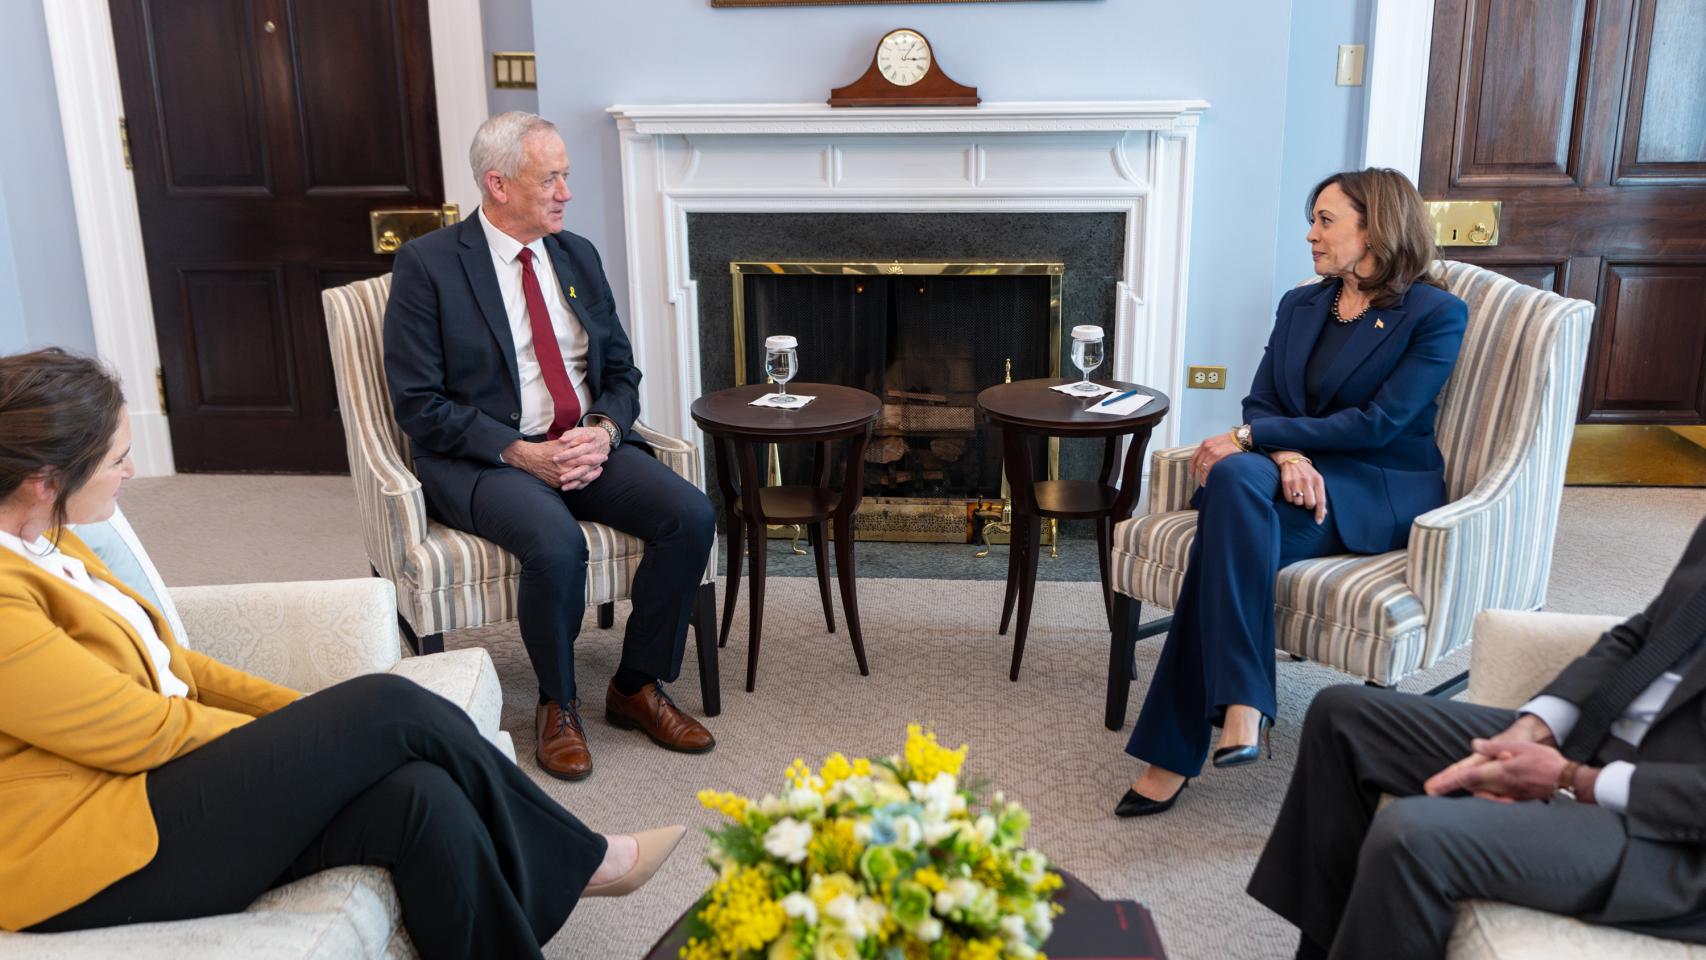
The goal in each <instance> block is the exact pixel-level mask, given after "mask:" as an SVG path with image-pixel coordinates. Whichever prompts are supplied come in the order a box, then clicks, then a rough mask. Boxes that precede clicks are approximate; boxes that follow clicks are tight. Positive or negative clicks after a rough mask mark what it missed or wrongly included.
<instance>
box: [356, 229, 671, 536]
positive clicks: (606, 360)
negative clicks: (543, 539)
mask: <svg viewBox="0 0 1706 960" xmlns="http://www.w3.org/2000/svg"><path fill="white" fill-rule="evenodd" d="M544 243H545V251H546V253H548V254H549V255H550V257H551V266H552V268H553V269H554V270H555V271H556V274H557V282H558V284H560V285H561V286H562V288H563V294H564V296H565V297H566V298H567V302H568V304H569V308H570V309H571V310H573V311H574V314H575V317H576V318H577V319H579V320H580V323H581V326H582V327H584V328H585V329H586V336H587V352H586V359H587V379H586V384H587V392H588V393H589V394H590V395H591V398H592V406H591V408H590V409H588V410H585V411H583V413H585V414H600V415H602V416H605V417H609V418H610V419H611V420H612V421H613V422H614V423H615V424H616V426H617V427H618V428H619V429H620V430H621V431H622V435H623V437H624V438H625V439H624V442H627V443H634V444H638V445H641V446H643V445H644V444H643V442H642V441H640V440H639V438H638V437H633V436H631V433H632V429H633V425H634V420H635V418H636V417H638V416H639V413H640V389H639V388H640V371H639V370H638V369H636V368H635V367H634V351H633V348H632V347H631V346H630V345H629V343H628V334H627V333H626V332H624V331H623V329H622V324H621V322H620V321H619V320H618V319H617V317H616V304H615V301H614V300H613V299H612V298H611V294H610V284H609V282H608V281H606V280H605V277H604V264H603V262H602V261H601V260H600V259H599V256H598V251H597V250H595V249H594V248H593V246H592V244H591V243H590V242H588V241H587V239H586V238H585V237H580V236H577V235H575V234H572V233H569V232H568V231H564V232H562V233H558V234H554V235H552V236H548V237H546V238H545V240H544ZM571 293H572V296H571ZM385 377H386V380H387V382H388V384H389V387H390V392H391V406H392V408H393V409H394V410H395V413H396V417H397V424H398V426H400V427H402V428H403V432H404V433H406V434H408V436H409V439H410V440H412V441H413V442H414V456H415V474H416V475H417V476H418V477H420V480H421V486H422V488H423V489H424V491H425V492H426V494H427V503H428V505H429V506H431V507H432V508H433V512H434V513H436V514H437V515H438V516H439V518H440V519H442V520H444V521H446V522H448V523H450V524H451V525H452V526H455V527H458V528H460V529H463V530H469V529H472V528H473V519H472V516H471V506H470V505H471V502H472V499H473V493H474V484H475V482H476V480H477V479H478V478H479V475H480V472H481V471H482V470H485V469H487V468H488V467H491V466H495V465H497V464H498V463H499V462H500V461H499V459H498V454H500V453H502V452H503V449H504V448H505V447H507V446H509V445H510V444H511V443H513V442H514V441H515V440H517V439H519V438H520V437H521V429H520V427H521V383H520V375H519V374H518V373H517V372H516V358H515V340H514V338H513V337H512V336H510V332H509V316H508V315H507V314H506V313H505V312H504V305H503V296H502V294H501V293H500V292H499V290H498V275H497V271H496V270H495V269H494V268H493V267H492V253H491V247H490V245H488V244H487V243H486V233H485V229H484V228H483V227H481V226H480V223H479V221H478V220H477V219H476V218H474V217H469V218H468V219H467V220H464V221H462V222H461V223H459V224H457V225H456V226H453V227H447V228H445V229H443V230H437V231H434V232H432V233H429V234H427V235H425V236H423V237H419V238H417V239H415V240H412V241H410V242H409V243H406V244H404V245H403V248H402V249H401V250H398V251H397V259H396V263H395V265H394V266H393V267H392V274H391V300H390V302H389V303H388V304H387V305H386V307H385Z"/></svg>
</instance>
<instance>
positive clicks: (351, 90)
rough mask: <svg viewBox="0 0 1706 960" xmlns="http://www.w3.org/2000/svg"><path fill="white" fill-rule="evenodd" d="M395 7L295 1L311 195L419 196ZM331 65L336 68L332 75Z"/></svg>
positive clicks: (300, 108)
mask: <svg viewBox="0 0 1706 960" xmlns="http://www.w3.org/2000/svg"><path fill="white" fill-rule="evenodd" d="M399 12H400V11H399V9H398V5H397V4H396V3H363V4H351V3H348V0H292V3H291V14H292V18H293V20H294V21H295V23H296V25H297V26H298V28H299V29H296V30H293V31H291V33H292V36H293V37H295V38H297V42H296V43H295V44H294V45H293V47H292V50H291V53H292V55H293V57H294V63H293V65H292V66H293V72H294V73H295V75H296V78H297V105H298V111H299V113H300V122H301V124H302V130H303V149H304V152H305V154H306V157H307V159H306V162H305V163H304V166H305V167H306V168H307V173H308V182H307V187H308V192H309V193H310V194H318V193H336V192H348V193H352V194H357V193H359V194H362V195H366V196H372V197H381V196H399V195H408V194H413V193H416V192H419V191H418V185H417V184H416V183H415V177H414V172H415V171H414V165H413V157H412V156H411V153H412V149H413V142H412V140H411V138H410V135H409V129H408V123H409V112H408V109H407V107H408V102H407V92H408V91H407V87H406V85H405V83H406V80H407V77H406V75H405V74H404V72H403V67H402V63H401V62H400V59H399V57H398V53H399V50H398V44H397V15H398V13H399ZM327 65H333V66H335V69H328V67H327Z"/></svg>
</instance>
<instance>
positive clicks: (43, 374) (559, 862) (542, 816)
mask: <svg viewBox="0 0 1706 960" xmlns="http://www.w3.org/2000/svg"><path fill="white" fill-rule="evenodd" d="M129 447H130V427H129V423H128V418H127V416H126V413H125V409H124V399H123V396H122V394H121V392H120V389H119V385H118V383H117V381H116V380H115V379H114V378H113V377H112V376H111V375H110V374H109V373H108V372H107V371H106V370H105V369H103V368H102V367H101V366H100V365H99V364H98V363H96V362H95V361H92V360H89V359H86V358H83V357H78V356H75V355H73V354H69V353H65V352H63V351H59V350H43V351H38V352H35V353H30V354H21V355H16V356H10V357H0V890H3V891H5V895H4V896H0V928H4V929H6V930H24V929H28V930H34V931H60V930H75V929H83V928H88V927H99V926H109V925H113V924H119V923H131V922H145V921H161V920H177V919H185V918H189V917H197V916H206V915H210V914H216V913H229V912H234V911H238V910H242V909H243V908H244V907H245V906H247V905H248V903H249V902H250V901H252V900H253V899H254V898H255V897H256V896H257V895H259V894H260V893H262V892H263V891H265V890H267V889H269V888H271V887H273V886H277V885H279V884H281V883H285V882H288V881H290V880H294V879H296V878H298V877H302V876H305V875H307V874H310V873H314V872H317V871H319V870H323V869H326V868H328V867H333V866H343V865H349V864H375V865H380V866H385V867H388V868H390V869H391V872H392V875H393V878H394V880H395V883H396V887H397V892H398V896H399V899H400V900H401V902H402V914H403V924H404V926H405V927H406V928H407V929H408V931H409V934H410V938H411V939H412V940H413V941H414V944H415V946H416V948H417V949H418V950H419V951H420V953H421V954H422V955H423V956H426V957H467V956H504V957H512V956H514V957H526V956H534V957H537V956H539V955H540V950H539V945H540V944H541V943H543V942H544V941H546V940H548V939H549V938H550V937H551V935H552V934H554V933H555V932H556V930H557V929H558V927H560V926H561V925H562V922H563V920H564V919H565V918H566V917H567V916H568V913H569V911H570V910H572V909H573V908H574V905H575V903H576V901H577V900H578V898H579V897H581V896H583V895H600V894H605V895H609V894H618V893H625V892H627V891H628V890H631V889H633V888H635V887H637V886H638V885H639V884H640V883H643V882H644V881H645V880H646V879H647V878H649V877H650V875H651V873H652V872H653V871H654V870H655V869H656V868H657V865H658V864H659V863H661V862H662V859H663V858H664V857H666V856H667V855H668V853H669V850H670V849H672V848H673V846H674V843H675V841H676V840H677V839H679V837H680V835H681V832H682V829H681V828H680V827H674V828H666V829H664V830H659V831H648V832H646V833H643V834H638V835H635V836H622V837H605V836H603V835H600V834H598V833H595V832H593V831H592V830H590V829H588V828H587V827H586V826H584V825H583V824H581V823H580V821H578V820H576V819H575V818H574V817H573V816H572V815H571V814H569V813H568V812H567V811H565V810H563V809H562V808H561V807H560V806H558V805H557V803H556V802H555V801H553V800H551V799H550V798H549V797H548V796H546V795H545V794H544V793H543V792H542V791H540V790H539V788H538V787H537V786H535V785H534V784H533V782H532V781H530V780H529V779H528V778H527V777H526V775H525V774H523V773H522V772H521V771H520V770H519V769H518V768H517V767H516V766H515V765H514V764H512V763H510V762H509V760H508V759H507V758H505V757H504V756H503V755H502V754H501V753H499V752H498V751H497V750H496V749H495V748H494V747H492V746H491V745H490V744H488V743H487V742H486V741H485V740H484V739H483V738H482V737H481V736H480V735H479V733H478V732H477V731H476V730H475V728H474V726H473V724H472V722H471V721H469V719H468V718H467V716H466V715H465V714H463V713H462V711H461V710H459V709H458V708H457V707H455V706H454V705H452V704H451V703H450V702H449V701H446V700H444V699H442V698H440V697H438V696H436V695H434V694H432V693H430V692H428V691H426V690H425V689H424V688H422V687H420V686H418V685H417V684H415V683H413V682H411V681H409V680H406V679H402V678H399V677H393V676H367V677H358V678H356V679H353V680H350V681H347V682H345V683H342V684H338V685H337V686H334V687H331V688H328V689H326V690H324V691H321V692H319V693H316V694H313V695H311V696H307V697H303V696H301V695H300V694H298V693H297V692H296V691H294V690H289V689H286V688H284V687H281V686H278V685H277V684H274V683H269V682H268V681H266V680H263V679H261V678H260V677H255V676H251V675H249V674H246V673H243V672H242V671H239V670H235V669H233V668H231V667H227V666H224V665H222V664H220V663H218V662H216V661H214V660H211V659H209V658H208V657H205V656H202V655H201V654H198V653H196V652H194V651H192V650H186V649H184V648H183V647H180V646H178V644H177V643H176V642H175V641H174V639H173V637H172V635H171V631H170V628H169V627H168V626H167V623H166V621H165V620H164V619H162V618H161V616H160V615H159V613H158V612H157V611H155V610H154V609H153V608H152V607H150V606H149V604H148V603H147V602H146V601H145V600H143V598H142V597H140V596H138V595H137V594H136V593H134V592H132V591H131V590H130V589H129V588H127V587H126V586H125V585H124V584H123V583H122V582H120V581H119V580H118V579H117V578H116V577H114V576H113V574H112V573H111V572H110V571H109V570H107V568H106V567H105V566H104V565H102V563H101V562H100V560H99V559H97V558H96V557H95V555H94V554H93V553H92V552H91V551H90V550H89V549H88V547H86V546H85V545H84V544H83V543H82V542H81V541H80V540H78V539H77V538H76V536H74V535H73V534H71V533H69V532H67V531H65V530H64V526H65V525H66V524H67V523H94V522H98V521H101V520H104V519H106V518H107V517H110V516H111V515H112V513H113V510H114V504H115V501H116V498H117V496H118V492H119V488H120V487H121V486H122V484H123V483H124V481H125V480H126V479H128V478H129V477H130V476H131V475H132V473H133V472H134V471H133V468H132V467H131V463H130V451H129ZM448 878H458V880H459V882H447V879H448Z"/></svg>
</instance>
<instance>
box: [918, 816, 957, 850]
mask: <svg viewBox="0 0 1706 960" xmlns="http://www.w3.org/2000/svg"><path fill="white" fill-rule="evenodd" d="M959 829H960V825H959V824H958V823H955V822H954V821H952V820H935V821H932V822H930V823H926V824H925V825H924V842H925V843H926V844H927V845H929V846H932V847H934V846H935V845H936V844H938V843H941V842H942V841H943V840H946V839H948V838H949V837H951V836H953V835H954V834H955V833H958V832H959Z"/></svg>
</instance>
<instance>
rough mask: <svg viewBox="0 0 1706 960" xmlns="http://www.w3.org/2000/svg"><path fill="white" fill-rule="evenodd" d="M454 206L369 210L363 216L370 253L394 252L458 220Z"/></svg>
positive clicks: (459, 209) (460, 214) (460, 213)
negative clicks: (370, 239)
mask: <svg viewBox="0 0 1706 960" xmlns="http://www.w3.org/2000/svg"><path fill="white" fill-rule="evenodd" d="M461 216H462V210H461V208H460V207H458V206H457V205H456V204H454V203H447V204H444V205H443V206H440V207H428V208H426V209H424V210H421V209H392V210H373V211H370V212H369V213H368V215H367V221H368V230H369V232H370V234H371V237H372V241H373V252H374V253H396V252H397V251H398V250H400V249H402V247H403V244H405V243H408V242H409V241H410V240H413V239H415V238H416V237H421V236H425V235H427V234H429V233H431V232H433V231H434V230H437V229H438V228H439V227H448V226H450V225H451V224H453V223H456V222H457V221H458V220H460V219H461Z"/></svg>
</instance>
